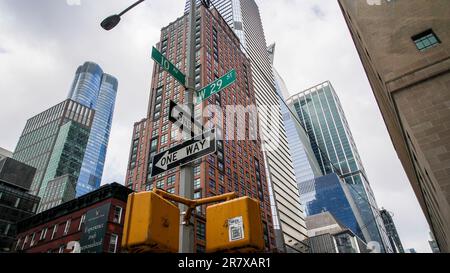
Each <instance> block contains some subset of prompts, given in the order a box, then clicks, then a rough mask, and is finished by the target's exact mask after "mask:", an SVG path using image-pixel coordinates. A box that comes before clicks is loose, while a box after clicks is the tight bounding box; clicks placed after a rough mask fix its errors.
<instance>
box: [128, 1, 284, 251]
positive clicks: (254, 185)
mask: <svg viewBox="0 0 450 273" xmlns="http://www.w3.org/2000/svg"><path fill="white" fill-rule="evenodd" d="M196 16H197V20H196V70H195V72H196V74H195V81H196V90H199V89H201V88H202V87H204V86H206V85H207V84H209V83H211V82H212V81H214V80H215V79H217V78H220V77H221V76H223V75H225V74H226V73H227V72H229V71H230V70H232V69H235V70H236V72H237V81H236V82H235V83H234V84H233V85H231V86H230V87H227V88H226V89H224V90H223V91H221V92H220V93H218V94H215V95H213V96H212V97H210V98H209V99H208V100H206V101H204V102H203V103H202V104H200V105H197V106H196V107H195V117H196V118H197V117H202V116H203V122H204V123H206V122H207V121H208V120H211V119H212V118H214V119H217V118H218V117H217V116H215V113H211V112H208V111H204V109H205V107H206V106H208V105H217V106H218V107H220V108H221V109H222V113H223V116H222V117H221V120H220V121H219V122H218V124H217V126H216V127H215V128H216V130H217V131H219V135H222V137H223V138H224V140H220V139H221V138H220V137H218V139H219V140H218V143H217V146H218V148H217V152H216V153H215V154H212V155H210V156H206V157H204V158H202V159H201V160H198V161H197V162H194V163H193V166H194V176H195V178H194V187H195V195H194V196H195V198H196V199H198V198H204V197H209V196H214V195H220V194H222V193H226V192H233V191H235V192H236V193H238V194H239V195H240V196H251V197H253V198H255V199H258V200H260V201H261V210H262V219H263V222H264V231H265V240H266V250H267V251H272V250H273V249H275V235H274V232H273V223H272V215H271V208H270V200H269V192H268V186H267V180H266V177H265V164H264V159H263V154H262V150H261V139H260V138H259V132H258V131H257V130H258V129H257V127H258V126H257V125H258V124H250V125H252V126H255V127H253V128H255V130H256V134H255V136H256V137H255V138H252V140H251V139H248V138H246V139H245V140H240V141H237V140H235V139H236V134H237V130H234V131H235V132H234V133H233V134H234V135H235V138H233V136H230V135H227V137H225V135H226V134H227V133H228V131H227V129H229V128H227V125H228V124H227V122H226V121H227V116H226V113H227V111H226V107H227V106H228V105H232V106H234V105H240V106H243V107H247V106H253V105H256V97H255V92H254V88H253V81H252V71H251V64H250V61H249V59H248V58H247V57H246V55H245V54H244V53H243V52H242V51H241V46H240V44H239V39H238V37H237V36H236V35H235V34H234V32H233V30H232V29H230V28H229V26H228V25H227V23H226V22H225V20H224V19H223V18H222V17H221V16H220V15H219V13H218V12H217V11H216V10H208V9H205V8H204V7H203V6H199V7H198V10H197V14H196ZM187 17H188V16H184V17H181V18H179V19H177V20H176V21H175V22H173V23H171V24H170V25H169V26H167V27H164V28H163V29H162V30H161V39H160V42H159V43H158V46H157V48H158V50H159V51H160V52H161V53H162V54H163V55H164V56H166V57H167V58H168V59H169V60H170V61H171V62H172V63H173V64H175V65H176V66H177V67H178V68H179V69H180V70H181V71H186V68H187V63H186V58H185V57H186V48H187V36H188V18H187ZM170 100H172V101H174V102H176V103H178V104H183V103H184V87H183V86H181V85H180V84H179V83H178V82H177V81H176V80H174V78H173V77H172V76H170V75H169V74H168V73H166V72H165V71H164V70H162V69H161V68H160V66H159V65H157V64H155V65H154V68H153V78H152V86H151V92H150V101H149V107H148V116H147V118H146V119H143V120H141V121H140V122H137V123H135V126H134V131H133V138H132V146H131V151H130V159H129V165H128V170H127V175H126V182H125V184H126V186H127V187H129V188H130V189H133V190H135V191H144V190H151V189H153V187H157V188H160V189H163V190H166V191H168V192H171V193H175V194H178V183H179V168H177V169H174V170H169V171H167V172H166V173H164V174H162V175H160V176H157V177H151V165H152V159H153V156H154V155H155V154H157V153H160V152H163V151H165V150H167V149H169V148H171V147H173V146H176V145H178V144H179V143H181V142H182V141H183V140H181V141H179V140H178V139H177V136H178V134H180V131H179V130H178V128H176V127H175V125H173V124H171V122H170V121H169V119H168V114H169V104H170ZM205 112H206V117H205ZM255 114H256V113H255ZM228 118H230V117H228ZM256 118H257V117H256ZM250 119H251V118H250V117H247V115H245V114H244V116H235V117H234V118H233V117H231V120H234V122H232V123H231V125H228V126H233V127H236V126H237V125H236V124H237V123H238V122H242V121H243V120H245V121H247V124H248V122H249V120H250ZM228 123H229V122H228ZM248 127H249V126H247V125H246V128H244V131H245V133H246V135H248V134H249V129H248ZM241 129H242V128H241ZM226 139H232V140H226ZM204 213H205V208H199V210H198V211H197V217H196V221H195V227H196V232H195V241H196V251H197V252H202V251H203V250H204V246H205V241H204V239H205V222H204Z"/></svg>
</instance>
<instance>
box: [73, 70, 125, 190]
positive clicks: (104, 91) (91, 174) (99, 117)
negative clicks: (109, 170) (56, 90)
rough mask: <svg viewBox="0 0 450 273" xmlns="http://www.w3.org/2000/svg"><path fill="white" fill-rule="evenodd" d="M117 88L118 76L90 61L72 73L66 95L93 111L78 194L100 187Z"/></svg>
mask: <svg viewBox="0 0 450 273" xmlns="http://www.w3.org/2000/svg"><path fill="white" fill-rule="evenodd" d="M117 87H118V82H117V79H116V78H114V77H113V76H111V75H108V74H105V73H103V70H102V69H101V68H100V66H99V65H97V64H95V63H92V62H86V63H84V64H83V65H81V66H79V67H78V69H77V72H76V74H75V79H74V81H73V84H72V87H71V89H70V91H69V95H68V98H69V99H71V100H74V101H76V102H78V103H80V104H82V105H84V106H86V107H89V108H92V109H94V110H95V116H94V121H93V123H92V128H91V133H90V135H89V140H88V144H87V147H86V152H85V156H84V159H83V164H82V166H81V171H80V175H79V177H78V181H77V187H76V196H77V197H78V196H80V195H83V194H86V193H88V192H91V191H93V190H96V189H98V188H99V187H100V183H101V180H102V175H103V169H104V165H105V158H106V151H107V149H108V142H109V135H110V132H111V124H112V120H113V114H114V106H115V102H116V96H117Z"/></svg>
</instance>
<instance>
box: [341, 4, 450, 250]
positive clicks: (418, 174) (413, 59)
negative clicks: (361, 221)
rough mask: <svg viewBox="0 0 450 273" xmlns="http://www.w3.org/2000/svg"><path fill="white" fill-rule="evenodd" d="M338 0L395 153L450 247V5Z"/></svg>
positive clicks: (442, 243) (444, 244) (444, 245)
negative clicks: (371, 3)
mask: <svg viewBox="0 0 450 273" xmlns="http://www.w3.org/2000/svg"><path fill="white" fill-rule="evenodd" d="M379 2H380V3H379V5H372V6H371V5H368V4H367V1H365V0H339V3H340V5H341V9H342V12H343V14H344V17H345V20H346V22H347V25H348V27H349V30H350V32H351V34H352V37H353V41H354V42H355V45H356V48H357V50H358V52H359V56H360V58H361V61H362V63H363V65H364V68H365V70H366V73H367V76H368V78H369V81H370V84H371V86H372V90H373V93H374V95H375V98H376V99H377V102H378V106H379V108H380V110H381V113H382V115H383V118H384V121H385V123H386V126H387V129H388V131H389V134H390V136H391V140H392V142H393V144H394V147H395V150H396V151H397V154H398V156H399V158H400V161H401V163H402V165H403V168H404V169H405V172H406V174H407V176H408V178H409V181H410V183H411V186H412V188H413V190H414V192H415V194H416V196H417V199H418V201H419V203H420V205H421V207H422V210H423V212H424V214H425V216H426V218H427V220H428V223H429V224H430V227H431V229H432V231H433V233H434V234H435V235H436V240H437V243H438V244H439V247H440V248H441V250H442V251H444V252H449V251H450V186H449V185H450V72H449V71H450V58H449V56H450V28H449V27H448V26H449V25H450V16H448V15H449V14H450V2H449V1H447V0H434V1H422V0H396V1H385V0H380V1H379Z"/></svg>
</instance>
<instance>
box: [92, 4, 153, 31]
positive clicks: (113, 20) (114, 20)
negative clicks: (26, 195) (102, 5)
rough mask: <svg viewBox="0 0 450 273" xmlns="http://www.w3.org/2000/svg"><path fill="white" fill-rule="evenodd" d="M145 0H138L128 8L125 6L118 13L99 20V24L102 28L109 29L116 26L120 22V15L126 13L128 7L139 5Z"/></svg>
mask: <svg viewBox="0 0 450 273" xmlns="http://www.w3.org/2000/svg"><path fill="white" fill-rule="evenodd" d="M144 1H145V0H139V1H137V2H136V3H134V4H133V5H131V6H129V7H128V8H126V9H125V10H123V11H122V12H121V13H119V14H114V15H111V16H109V17H108V18H106V19H105V20H103V21H102V22H101V24H100V25H101V26H102V28H103V29H105V30H111V29H113V28H114V27H115V26H117V24H119V22H120V17H121V16H122V15H124V14H125V13H127V12H128V11H129V10H130V9H132V8H134V7H135V6H137V5H139V4H140V3H142V2H144Z"/></svg>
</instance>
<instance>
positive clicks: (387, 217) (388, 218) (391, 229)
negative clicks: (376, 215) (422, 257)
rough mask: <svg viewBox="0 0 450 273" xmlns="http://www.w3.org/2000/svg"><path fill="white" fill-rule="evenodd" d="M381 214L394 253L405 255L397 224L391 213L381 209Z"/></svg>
mask: <svg viewBox="0 0 450 273" xmlns="http://www.w3.org/2000/svg"><path fill="white" fill-rule="evenodd" d="M380 214H381V218H382V219H383V223H384V227H385V228H386V232H387V234H388V236H389V241H390V242H391V246H392V248H393V250H394V252H395V253H405V250H404V249H403V245H402V241H401V240H400V236H399V235H398V232H397V228H396V227H395V223H394V220H393V219H392V215H391V213H390V212H389V211H387V210H385V209H381V211H380Z"/></svg>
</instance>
